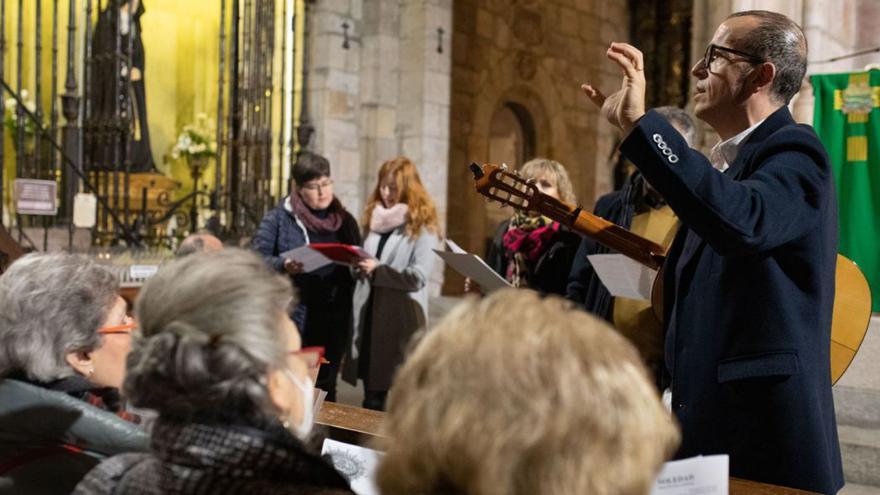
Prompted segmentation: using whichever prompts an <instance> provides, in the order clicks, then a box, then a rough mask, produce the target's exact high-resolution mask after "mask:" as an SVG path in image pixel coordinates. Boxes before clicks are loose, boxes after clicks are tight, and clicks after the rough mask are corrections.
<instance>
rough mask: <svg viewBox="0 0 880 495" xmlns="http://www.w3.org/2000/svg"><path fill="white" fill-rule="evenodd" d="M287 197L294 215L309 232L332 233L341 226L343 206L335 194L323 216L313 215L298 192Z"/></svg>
mask: <svg viewBox="0 0 880 495" xmlns="http://www.w3.org/2000/svg"><path fill="white" fill-rule="evenodd" d="M289 198H290V206H291V208H292V209H293V213H294V215H296V217H297V218H299V220H300V221H301V222H302V223H303V225H305V227H306V230H308V231H309V232H315V233H318V234H332V233H333V232H336V231H337V230H339V227H341V226H342V218H343V213H344V212H345V207H343V206H342V203H340V202H339V199H338V198H336V197H335V196H334V197H333V202H331V203H330V206H328V207H327V210H326V211H327V216H326V217H324V218H321V217H319V216H317V215H315V214H314V213H313V210H312V209H311V208H309V207H308V206H307V205H306V204H305V203H304V202H303V200H302V198H301V197H300V196H299V194H297V193H295V192H294V193H291V195H290V196H289Z"/></svg>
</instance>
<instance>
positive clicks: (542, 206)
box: [470, 163, 577, 225]
mask: <svg viewBox="0 0 880 495" xmlns="http://www.w3.org/2000/svg"><path fill="white" fill-rule="evenodd" d="M470 169H471V172H473V174H474V186H475V187H476V188H477V192H479V193H480V194H482V195H483V196H485V197H487V198H489V199H490V200H494V201H498V202H499V203H501V204H502V205H509V206H512V207H514V208H516V209H517V210H525V211H534V212H538V213H541V214H542V215H546V216H548V217H550V218H552V219H553V220H556V221H558V222H562V223H563V224H566V225H568V224H569V223H570V222H571V220H572V217H571V215H572V214H574V215H575V216H576V215H577V213H576V211H577V208H576V207H574V206H571V205H567V204H565V203H563V202H562V201H559V200H558V199H556V198H554V197H552V196H548V195H546V194H544V193H542V192H541V191H539V190H538V186H536V185H535V184H534V182H533V181H531V180H528V179H525V178H523V177H520V176H519V175H518V174H517V173H516V172H511V171H508V170H507V169H506V167H500V166H498V165H495V164H493V163H484V164H483V166H480V165H477V164H476V163H471V164H470Z"/></svg>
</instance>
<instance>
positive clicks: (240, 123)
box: [0, 0, 880, 487]
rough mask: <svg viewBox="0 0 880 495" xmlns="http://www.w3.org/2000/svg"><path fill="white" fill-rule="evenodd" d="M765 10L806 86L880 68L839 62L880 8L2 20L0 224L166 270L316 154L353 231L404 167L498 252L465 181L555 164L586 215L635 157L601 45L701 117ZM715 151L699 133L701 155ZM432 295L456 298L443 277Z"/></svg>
mask: <svg viewBox="0 0 880 495" xmlns="http://www.w3.org/2000/svg"><path fill="white" fill-rule="evenodd" d="M751 8H762V9H770V10H776V11H780V12H782V13H785V14H786V15H788V16H789V17H791V18H793V19H795V20H796V21H798V22H799V23H800V24H801V25H802V26H803V28H804V31H805V33H806V35H807V38H808V41H809V44H810V60H811V64H810V66H809V74H814V73H833V72H848V71H854V70H861V69H862V68H863V67H865V66H866V65H867V64H870V63H875V62H877V61H878V60H880V58H878V56H877V54H876V53H868V54H865V55H862V56H858V57H850V58H846V59H842V60H836V61H835V60H832V58H833V57H836V56H838V55H841V54H850V53H853V52H856V51H859V50H861V49H863V48H868V47H877V46H880V32H878V31H877V30H876V28H875V26H876V21H877V19H878V18H880V4H878V3H877V2H874V1H872V0H839V1H837V0H834V1H832V0H824V1H823V0H768V1H761V2H758V1H757V0H718V1H709V0H666V1H663V0H627V1H615V2H608V1H598V0H596V1H594V0H198V1H179V0H141V1H140V2H134V1H132V0H17V1H16V0H4V1H3V2H0V9H2V17H0V45H2V46H0V70H2V72H0V78H2V79H3V81H4V83H5V84H6V85H7V87H6V89H5V90H4V101H5V103H6V105H5V107H4V108H5V114H4V132H3V143H2V147H0V151H2V154H0V163H2V174H0V179H2V188H0V192H2V201H0V208H2V221H3V225H4V226H5V228H6V229H7V230H8V231H9V232H10V233H11V236H12V238H13V239H15V240H16V241H17V242H18V243H19V244H21V245H23V246H25V247H26V248H31V249H35V250H40V251H42V250H57V249H72V250H74V251H79V252H87V253H91V254H92V255H94V256H107V257H118V256H123V257H124V256H125V254H120V253H129V255H128V256H129V258H130V257H131V255H130V253H131V252H149V253H152V255H155V256H159V257H162V256H164V254H161V253H164V252H170V250H171V249H172V248H173V247H174V246H175V245H176V243H177V242H179V240H180V239H182V238H183V236H185V235H186V234H187V233H189V232H192V231H196V230H200V229H208V230H211V231H213V232H216V233H218V235H220V236H221V238H223V239H224V240H226V241H227V242H230V243H245V242H246V241H247V239H248V238H249V236H250V235H251V234H252V233H253V231H254V230H255V228H256V226H257V225H258V223H259V219H260V218H261V217H262V216H263V214H264V213H265V211H267V210H268V209H269V208H271V207H273V206H274V205H275V204H277V202H278V201H280V200H281V199H282V198H283V197H284V196H285V195H286V194H287V182H288V180H289V176H290V166H291V164H292V163H293V161H294V160H295V159H296V156H297V153H298V152H300V151H301V150H310V151H314V152H317V153H319V154H322V155H324V156H326V157H327V158H328V159H329V161H330V163H331V166H332V175H333V178H334V181H335V186H336V194H337V196H338V197H339V198H340V199H341V201H342V202H343V204H344V205H345V206H346V207H347V208H348V209H349V210H350V211H352V212H355V214H356V216H357V213H358V212H360V211H361V209H362V208H363V206H364V202H365V198H366V196H367V194H368V192H369V191H370V190H371V189H372V187H373V186H374V181H375V180H376V179H375V177H376V171H377V170H378V167H379V165H380V164H381V163H382V162H383V161H384V160H386V159H389V158H392V157H394V156H397V155H406V156H408V157H410V158H411V159H412V160H413V161H414V162H415V163H416V164H418V167H419V172H420V174H421V175H422V178H423V180H424V182H425V184H426V186H427V188H428V190H429V192H430V193H431V195H432V197H433V198H434V200H435V202H436V205H437V208H438V212H439V214H440V219H441V223H442V229H443V233H444V234H445V235H446V236H447V237H449V238H451V239H453V240H454V241H456V242H457V243H458V244H460V245H461V246H462V247H464V248H465V249H467V250H469V251H472V252H476V253H482V252H483V251H484V250H485V247H486V244H487V242H488V240H489V238H490V237H491V236H492V234H493V232H494V230H495V227H496V226H497V224H498V223H499V222H500V221H501V220H503V219H504V218H506V217H507V216H508V215H509V214H510V212H509V210H500V209H498V208H496V207H493V206H490V205H487V204H486V203H485V202H484V201H483V199H481V197H480V196H479V195H478V194H476V193H475V192H473V186H472V178H471V177H472V176H471V175H470V173H469V172H468V169H467V165H468V164H469V163H470V162H472V161H476V162H496V163H507V164H509V165H510V166H512V167H516V166H518V165H520V164H522V163H523V162H524V161H526V160H528V159H530V158H533V157H537V156H544V157H549V158H553V159H555V160H558V161H560V162H561V163H563V164H565V165H566V167H567V169H568V170H569V172H570V174H571V178H572V182H573V184H574V189H575V193H576V195H577V199H578V201H579V203H581V204H582V205H583V206H584V207H585V208H587V209H589V208H591V207H592V205H593V202H594V201H595V199H596V198H598V197H599V196H601V195H602V194H604V193H606V192H608V191H610V190H612V189H613V188H614V186H615V176H614V172H615V170H614V166H615V163H616V160H615V157H614V152H615V148H616V143H617V142H618V140H619V138H620V136H618V135H617V134H616V133H615V131H614V129H613V128H612V127H611V126H610V125H608V124H607V122H604V121H603V119H602V118H601V117H600V115H599V114H598V112H597V111H596V110H594V109H593V108H592V106H591V105H589V104H588V102H587V101H586V100H585V98H584V97H583V95H582V94H581V92H580V89H579V86H580V84H581V83H582V82H586V81H590V82H593V83H598V84H599V85H600V87H603V88H613V87H614V86H616V85H618V84H619V75H618V73H617V71H616V70H615V68H614V67H613V65H612V64H611V63H609V62H608V61H607V60H606V59H605V56H604V53H605V49H606V48H607V45H608V44H609V43H610V42H611V41H614V40H629V41H631V42H633V43H634V44H636V45H637V46H639V47H640V48H642V49H643V50H644V52H645V58H646V63H647V66H646V69H647V75H648V80H649V94H648V103H649V106H659V105H678V106H681V107H684V108H685V109H687V108H688V107H689V102H690V101H691V92H692V91H693V86H692V84H691V78H690V77H689V72H690V67H691V66H692V64H693V62H694V61H696V60H697V59H699V57H700V56H701V55H702V52H703V50H704V48H705V46H706V44H707V43H708V40H709V39H710V38H711V37H712V32H713V30H714V27H715V26H716V25H718V24H719V23H720V21H722V20H723V19H724V18H725V17H726V16H727V15H728V14H729V13H731V12H735V11H739V10H746V9H751ZM120 9H121V10H120ZM120 12H121V13H120ZM116 27H118V29H114V28H116ZM117 32H118V34H117ZM102 33H103V34H102ZM102 81H103V82H102ZM16 97H18V98H20V102H21V103H24V105H23V108H22V105H19V104H17V103H16V100H15V98H16ZM812 107H813V97H812V90H811V88H810V87H809V83H808V81H805V83H804V87H803V88H802V90H801V92H800V94H799V95H798V96H796V97H795V100H794V101H793V102H792V104H791V108H792V111H793V114H794V115H795V117H796V119H797V120H799V121H801V122H805V123H812V112H813V110H812ZM39 128H43V129H45V130H44V131H40V130H39ZM716 141H717V136H715V135H714V134H713V133H712V131H710V130H708V129H705V128H703V127H700V129H699V138H698V143H697V147H699V148H700V149H702V150H704V151H707V150H708V149H709V148H710V147H711V146H712V145H713V144H714V143H715V142H716ZM53 142H54V143H56V144H57V146H58V148H55V147H54V144H53ZM175 148H176V149H175ZM76 172H79V174H77V173H76ZM80 174H81V176H80ZM16 179H42V180H47V181H50V182H54V183H55V185H56V190H55V191H52V192H51V194H54V197H52V198H51V200H52V201H54V203H56V205H55V206H56V207H57V212H52V213H53V214H49V215H32V214H22V213H21V212H19V211H17V210H16V201H15V186H14V184H15V180H16ZM78 193H79V194H78ZM82 193H93V196H94V198H95V199H93V200H89V198H85V199H83V198H82V196H85V195H84V194H82ZM90 201H91V202H94V203H96V204H95V205H94V206H91V207H90V208H92V209H89V205H90ZM74 205H76V206H77V208H83V207H84V206H83V205H85V208H86V209H85V211H86V212H87V214H86V217H89V218H87V219H86V223H85V225H89V220H91V221H92V223H94V225H93V226H86V227H77V226H76V225H83V224H82V223H81V221H80V220H78V221H77V222H74V217H75V216H77V215H76V211H75V208H74ZM88 212H91V213H88ZM157 253H158V254H157ZM129 258H126V259H129ZM434 282H435V284H434V285H435V292H436V293H439V292H440V291H441V287H442V291H443V293H444V294H457V293H460V292H461V287H462V283H461V282H462V281H461V279H460V278H459V277H458V276H457V275H456V274H455V273H453V272H451V271H449V270H447V271H446V272H445V273H440V271H438V273H437V274H436V275H435V277H434ZM875 323H876V322H875ZM875 326H876V325H875ZM876 334H877V331H876V328H875V331H874V332H872V333H869V338H868V339H866V343H865V344H864V345H866V346H870V347H871V349H869V350H868V353H871V354H873V355H874V356H880V342H878V339H880V337H878V336H877V335H876ZM864 354H865V352H864V351H863V354H861V355H860V356H859V360H858V361H857V362H856V364H855V365H854V369H855V368H859V367H861V368H860V371H859V370H856V371H858V372H853V373H849V374H848V375H847V376H845V377H844V379H843V380H842V381H841V383H840V384H839V385H838V386H837V387H836V388H835V399H836V401H837V403H838V409H839V411H838V419H839V420H840V421H841V424H842V426H841V428H843V430H842V433H841V439H842V441H843V444H844V445H843V448H844V455H845V458H846V462H847V476H848V478H851V479H852V480H853V481H854V482H856V483H862V484H865V485H869V486H875V487H880V472H877V471H878V470H876V469H875V468H874V469H872V468H870V467H869V466H871V465H873V466H874V467H876V466H877V465H880V441H876V442H875V443H874V444H872V445H864V444H863V442H862V443H860V442H861V440H858V439H859V438H865V437H866V435H865V434H864V432H863V431H862V430H861V429H864V428H868V429H869V430H870V431H872V432H874V433H872V435H873V437H872V438H878V437H877V435H876V431H878V430H880V413H878V412H877V411H880V383H878V380H877V379H876V377H877V376H880V364H878V363H880V360H878V359H870V358H866V357H865V355H864ZM847 428H852V429H854V430H853V432H850V433H847V430H846V429H847ZM867 436H870V435H867ZM847 439H850V440H847ZM847 442H849V443H847ZM860 452H861V453H860ZM865 452H867V454H865ZM860 456H861V457H860Z"/></svg>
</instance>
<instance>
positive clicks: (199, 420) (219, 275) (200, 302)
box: [76, 249, 351, 494]
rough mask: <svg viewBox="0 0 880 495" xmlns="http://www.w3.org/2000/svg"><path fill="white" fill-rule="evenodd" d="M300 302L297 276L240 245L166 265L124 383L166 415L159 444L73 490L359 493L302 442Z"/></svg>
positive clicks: (143, 300)
mask: <svg viewBox="0 0 880 495" xmlns="http://www.w3.org/2000/svg"><path fill="white" fill-rule="evenodd" d="M293 303H294V298H293V292H292V289H291V285H290V282H289V280H288V279H287V278H286V277H284V276H282V275H278V274H274V273H272V272H270V271H269V269H268V268H267V267H266V266H265V264H264V263H263V261H262V260H261V259H260V258H259V257H257V256H256V255H255V254H252V253H249V252H246V251H242V250H240V249H226V250H222V251H216V252H212V253H203V254H200V255H199V256H188V257H185V258H181V259H179V260H177V261H175V262H173V263H171V264H169V265H167V266H165V267H163V268H162V269H161V270H160V271H159V272H158V273H157V274H156V275H155V276H153V277H152V278H151V279H150V280H149V281H148V282H147V283H146V285H145V286H144V288H143V289H142V290H141V293H140V297H139V298H138V301H137V306H136V314H137V317H138V322H139V324H140V331H139V332H138V334H136V335H135V339H134V342H133V344H132V351H131V355H130V356H129V360H128V366H129V367H128V375H127V376H126V379H125V383H124V385H123V390H124V392H125V393H126V395H127V396H128V397H129V398H130V400H131V402H132V404H133V405H135V406H137V407H144V408H149V409H152V410H155V411H157V412H158V414H159V416H158V418H157V419H156V423H155V426H154V427H153V430H152V433H151V435H152V437H151V452H150V453H148V454H124V455H121V456H117V457H114V458H112V459H109V460H107V461H104V462H103V463H102V464H101V465H99V466H98V467H97V468H96V469H95V470H93V471H92V472H91V473H89V475H88V476H87V477H86V478H85V479H84V480H83V481H82V483H80V485H79V486H78V487H77V492H76V493H83V494H86V493H87V494H100V493H130V492H137V493H143V494H153V493H155V494H160V493H161V494H189V493H262V494H305V493H327V494H329V493H351V491H350V490H349V487H348V483H347V482H346V480H345V479H344V478H343V477H342V476H341V475H340V474H338V473H337V472H336V471H335V470H334V469H333V467H332V466H331V465H330V464H328V463H326V462H325V461H324V460H322V459H321V458H320V457H317V456H316V455H314V454H312V453H311V452H309V451H308V450H307V449H306V447H305V446H304V444H303V440H304V439H305V438H306V437H307V435H308V434H309V431H310V428H311V425H312V414H313V405H312V401H313V391H314V388H313V385H312V382H311V380H310V379H309V378H308V369H307V365H306V363H305V361H304V359H301V357H302V356H301V353H299V351H300V337H299V332H298V331H297V330H296V326H295V325H294V324H293V322H292V321H291V320H290V318H289V317H288V315H287V309H288V307H289V306H290V305H291V304H293ZM298 354H299V355H298Z"/></svg>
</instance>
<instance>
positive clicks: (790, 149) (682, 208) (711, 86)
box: [582, 11, 844, 493]
mask: <svg viewBox="0 0 880 495" xmlns="http://www.w3.org/2000/svg"><path fill="white" fill-rule="evenodd" d="M806 55H807V43H806V39H805V38H804V34H803V32H802V31H801V29H800V27H798V25H797V24H795V23H794V22H793V21H791V20H790V19H788V18H787V17H785V16H783V15H781V14H777V13H772V12H766V11H749V12H740V13H736V14H733V15H731V16H730V17H729V18H727V20H725V21H724V22H723V23H722V24H721V25H720V26H719V27H718V29H717V30H716V31H715V34H714V36H713V38H712V42H711V43H710V44H709V46H708V47H707V49H706V52H705V54H704V55H703V58H702V59H701V60H699V61H698V62H697V64H696V65H695V66H694V68H693V69H692V71H691V72H692V75H693V76H694V77H695V78H696V92H695V95H694V114H695V115H696V116H697V117H698V118H700V119H702V120H704V121H705V122H706V123H708V124H709V125H710V126H712V128H714V129H715V131H717V132H718V134H719V136H720V138H721V142H720V143H719V144H718V145H716V146H715V147H714V148H713V150H712V153H711V156H710V157H709V158H708V159H707V158H706V157H705V156H703V155H702V154H700V153H699V152H697V151H695V150H693V149H691V148H689V147H688V146H687V144H686V143H685V140H684V139H683V138H682V136H681V135H680V134H679V133H678V132H677V131H676V130H675V129H674V128H673V127H672V126H671V125H669V123H668V122H667V121H666V120H665V119H663V118H662V117H660V116H659V115H657V114H656V112H654V111H650V112H647V113H645V76H644V61H643V58H642V53H641V52H640V51H639V50H637V49H636V48H634V47H633V46H631V45H628V44H625V43H612V44H611V46H610V48H609V49H608V51H607V56H608V58H610V59H611V60H612V61H614V62H615V63H616V64H617V65H618V66H619V67H620V69H621V71H622V72H623V85H622V88H621V89H620V90H619V91H617V92H616V93H614V94H612V95H609V96H608V97H605V96H604V95H603V94H602V93H601V92H600V91H599V90H598V89H596V88H595V87H593V86H591V85H589V84H585V85H583V86H582V88H583V90H584V93H586V95H587V96H588V97H589V98H590V100H591V101H592V102H593V103H594V104H596V105H597V106H599V107H600V108H601V112H602V114H603V116H605V117H606V118H607V119H608V120H609V121H610V122H611V123H612V124H613V125H615V126H617V127H619V128H620V129H621V130H622V131H623V132H625V133H627V136H626V138H625V140H624V141H623V143H622V144H621V151H622V152H623V154H624V155H625V156H626V157H627V158H629V159H630V160H631V161H632V162H633V163H634V164H635V165H636V167H637V168H638V169H639V170H640V171H641V172H642V173H643V174H644V176H645V178H646V179H647V180H648V182H650V183H651V184H652V185H653V186H654V187H655V188H656V189H657V190H658V191H659V192H660V193H661V194H662V195H663V197H664V198H665V199H666V200H667V202H668V203H669V205H670V206H671V207H672V209H673V210H674V211H675V213H676V214H677V215H678V217H679V219H680V220H681V222H682V227H681V229H680V231H679V232H678V235H677V236H676V238H675V240H674V242H673V243H672V246H671V247H670V249H669V252H668V257H667V260H666V265H665V267H664V272H665V274H664V280H663V291H664V292H663V293H664V308H663V315H664V327H665V331H666V337H665V368H666V369H665V372H666V373H665V374H666V378H667V383H668V386H669V388H670V390H671V393H672V409H673V411H674V413H675V415H676V416H677V417H678V420H679V422H680V423H681V427H682V437H683V438H682V445H681V449H680V451H679V452H678V457H689V456H694V455H700V454H703V455H706V454H721V453H724V454H729V455H730V474H731V476H735V477H740V478H746V479H751V480H757V481H762V482H767V483H773V484H779V485H785V486H791V487H796V488H802V489H806V490H812V491H818V492H822V493H836V492H837V491H838V490H839V489H840V488H841V487H842V486H843V483H844V482H843V470H842V467H841V462H840V446H839V443H838V439H837V429H836V423H835V418H834V405H833V401H832V396H831V371H830V358H829V352H830V351H829V347H830V333H831V316H832V306H833V301H834V276H835V263H836V255H837V208H836V200H835V196H834V189H833V182H832V176H831V167H830V164H829V163H828V157H827V155H826V153H825V150H824V148H823V147H822V144H821V143H820V142H819V139H818V138H817V137H816V135H815V134H814V133H813V131H812V129H811V128H810V127H808V126H804V125H798V124H796V123H795V122H794V120H793V119H792V117H791V114H790V113H789V111H788V108H787V107H786V105H787V104H788V102H789V101H790V100H791V98H792V96H793V95H794V94H795V93H796V92H797V91H798V89H799V88H800V85H801V81H802V79H803V77H804V74H805V73H806ZM713 165H715V166H716V167H717V168H719V169H722V170H725V172H724V173H719V172H718V171H717V170H715V168H713Z"/></svg>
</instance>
